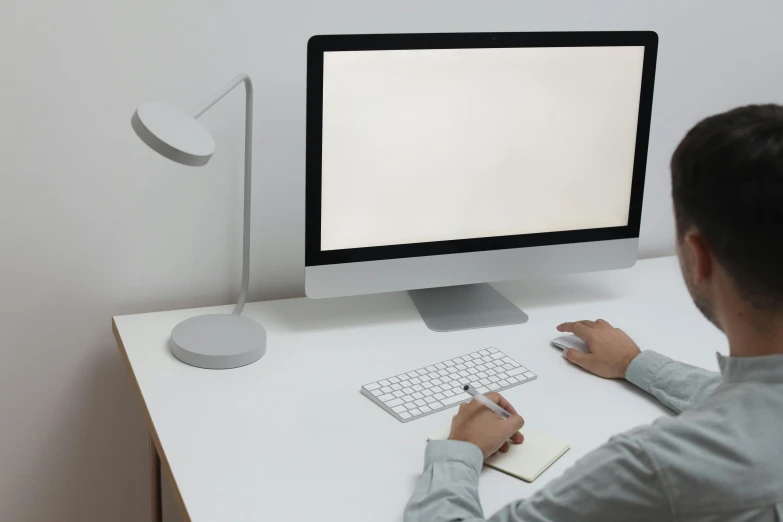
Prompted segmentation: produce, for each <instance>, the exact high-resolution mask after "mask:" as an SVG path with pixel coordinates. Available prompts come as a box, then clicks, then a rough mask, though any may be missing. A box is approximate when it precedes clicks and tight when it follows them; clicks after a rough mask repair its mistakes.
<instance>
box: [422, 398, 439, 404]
mask: <svg viewBox="0 0 783 522" xmlns="http://www.w3.org/2000/svg"><path fill="white" fill-rule="evenodd" d="M437 400H438V399H436V398H435V397H432V396H430V397H424V402H426V403H427V404H432V403H433V402H436V401H437Z"/></svg>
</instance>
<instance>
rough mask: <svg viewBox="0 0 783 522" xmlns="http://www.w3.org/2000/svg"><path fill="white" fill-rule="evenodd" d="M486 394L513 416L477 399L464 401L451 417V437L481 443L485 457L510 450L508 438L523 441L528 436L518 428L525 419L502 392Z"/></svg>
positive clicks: (479, 446)
mask: <svg viewBox="0 0 783 522" xmlns="http://www.w3.org/2000/svg"><path fill="white" fill-rule="evenodd" d="M486 396H487V398H488V399H489V400H491V401H492V402H494V403H495V404H497V405H498V406H500V407H501V408H503V409H504V410H506V411H507V412H509V413H510V414H511V417H509V418H508V419H504V418H503V417H501V416H500V415H498V414H497V413H495V412H494V411H492V410H490V409H489V408H487V407H486V406H484V405H483V404H481V403H480V402H478V401H477V400H475V399H474V400H472V401H470V402H467V403H463V404H462V405H460V407H459V412H458V413H457V415H455V416H454V418H453V419H452V421H451V433H450V434H449V440H462V441H465V442H471V443H473V444H475V445H476V446H478V448H479V449H480V450H481V453H482V454H483V455H484V458H485V459H486V458H487V457H489V456H490V455H493V454H495V453H497V452H498V451H500V452H502V453H505V452H507V451H508V450H509V448H510V446H509V442H511V443H514V444H521V443H522V441H523V440H525V438H524V436H523V435H522V434H521V433H519V429H520V428H522V426H524V424H525V420H524V419H523V418H522V417H520V416H519V415H518V414H517V411H516V410H515V409H514V407H513V406H511V404H509V402H508V401H507V400H506V399H504V398H503V396H502V395H500V394H499V393H495V392H490V393H487V394H486Z"/></svg>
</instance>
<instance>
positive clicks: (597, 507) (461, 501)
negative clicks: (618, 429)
mask: <svg viewBox="0 0 783 522" xmlns="http://www.w3.org/2000/svg"><path fill="white" fill-rule="evenodd" d="M523 444H524V442H523ZM482 463H483V455H482V452H481V450H479V449H478V447H477V446H475V445H473V444H471V443H468V442H462V441H453V440H448V441H432V442H429V443H428V444H427V450H426V454H425V461H424V473H423V474H422V476H421V478H420V479H419V482H418V484H417V485H416V489H415V491H414V493H413V497H412V498H411V499H410V501H409V502H408V505H407V506H406V508H405V522H480V521H483V520H485V518H484V514H483V511H482V509H481V504H480V502H479V496H478V480H479V472H480V470H481V466H482ZM671 518H672V516H671V508H670V504H669V500H668V497H667V495H666V492H665V490H664V485H663V483H662V481H661V479H660V477H659V475H658V473H657V472H656V467H655V466H654V464H653V462H652V461H651V460H650V458H649V456H648V455H647V453H646V452H645V451H644V449H643V448H642V445H641V444H639V442H638V441H637V439H636V438H635V437H634V434H633V433H630V434H626V435H621V436H618V437H614V438H613V439H612V440H610V441H609V443H607V444H605V445H604V446H602V447H600V448H598V449H597V450H596V451H594V452H592V453H590V454H588V455H587V456H586V457H584V458H583V459H581V460H579V461H578V462H577V463H576V464H575V465H574V467H572V468H571V469H569V470H567V471H566V472H565V473H564V474H563V475H562V476H561V477H560V478H558V479H556V480H554V481H552V482H551V483H549V484H548V485H547V486H546V487H545V488H543V489H542V490H540V491H539V492H538V493H536V494H535V495H533V497H531V498H530V499H528V500H519V501H517V502H513V503H511V504H508V505H507V506H505V507H504V508H502V509H501V510H500V511H498V512H497V513H495V514H494V515H492V516H491V517H489V518H488V519H486V520H488V521H489V522H568V521H573V520H580V521H583V522H593V521H594V522H599V521H600V522H611V521H614V520H617V521H628V520H634V521H640V522H644V521H647V520H650V521H652V520H655V521H663V520H670V519H671Z"/></svg>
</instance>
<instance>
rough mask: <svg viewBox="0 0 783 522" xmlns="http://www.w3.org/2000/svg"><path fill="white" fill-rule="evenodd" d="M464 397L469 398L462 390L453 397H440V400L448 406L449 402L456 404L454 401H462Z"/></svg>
mask: <svg viewBox="0 0 783 522" xmlns="http://www.w3.org/2000/svg"><path fill="white" fill-rule="evenodd" d="M466 399H470V395H468V394H467V393H464V392H463V393H460V394H458V395H454V396H453V397H444V398H443V399H441V402H442V403H443V404H445V405H446V406H448V405H450V404H456V403H458V402H461V401H464V400H466Z"/></svg>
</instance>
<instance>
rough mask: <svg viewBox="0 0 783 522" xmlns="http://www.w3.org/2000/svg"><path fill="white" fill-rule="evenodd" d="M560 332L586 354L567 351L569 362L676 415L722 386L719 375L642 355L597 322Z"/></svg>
mask: <svg viewBox="0 0 783 522" xmlns="http://www.w3.org/2000/svg"><path fill="white" fill-rule="evenodd" d="M557 329H558V330H560V331H561V332H571V333H573V334H574V335H577V336H579V337H581V338H582V339H583V340H584V341H585V342H586V343H587V348H588V350H589V353H582V352H580V351H579V350H567V351H565V352H564V354H563V355H564V356H565V358H566V359H568V360H569V361H570V362H572V363H574V364H576V365H578V366H581V367H582V368H584V369H585V370H587V371H589V372H591V373H594V374H596V375H598V376H599V377H605V378H607V379H622V378H625V379H628V381H630V382H632V383H633V384H635V385H636V386H638V387H639V388H641V389H642V390H644V391H646V392H648V393H650V394H652V395H653V396H654V397H655V398H657V399H658V400H659V401H661V402H662V403H663V404H664V405H665V406H667V407H668V408H671V409H672V410H674V411H676V412H677V413H679V412H681V411H683V410H687V409H688V408H692V407H693V406H695V405H696V404H698V403H699V402H701V401H702V400H704V398H705V397H707V396H708V395H709V394H710V393H712V391H713V390H714V389H715V388H716V387H717V386H718V385H719V384H720V383H721V376H720V374H719V373H716V372H711V371H708V370H704V369H702V368H697V367H695V366H691V365H689V364H684V363H680V362H676V361H673V360H672V359H670V358H668V357H666V356H664V355H661V354H659V353H656V352H653V351H649V350H648V351H645V352H641V351H640V350H639V347H638V346H636V343H634V342H633V340H632V339H631V338H630V337H628V335H627V334H626V333H625V332H623V331H622V330H620V329H619V328H614V327H612V325H610V324H609V323H607V322H606V321H604V320H603V319H598V320H597V321H577V322H574V323H563V324H561V325H560V326H558V327H557Z"/></svg>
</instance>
